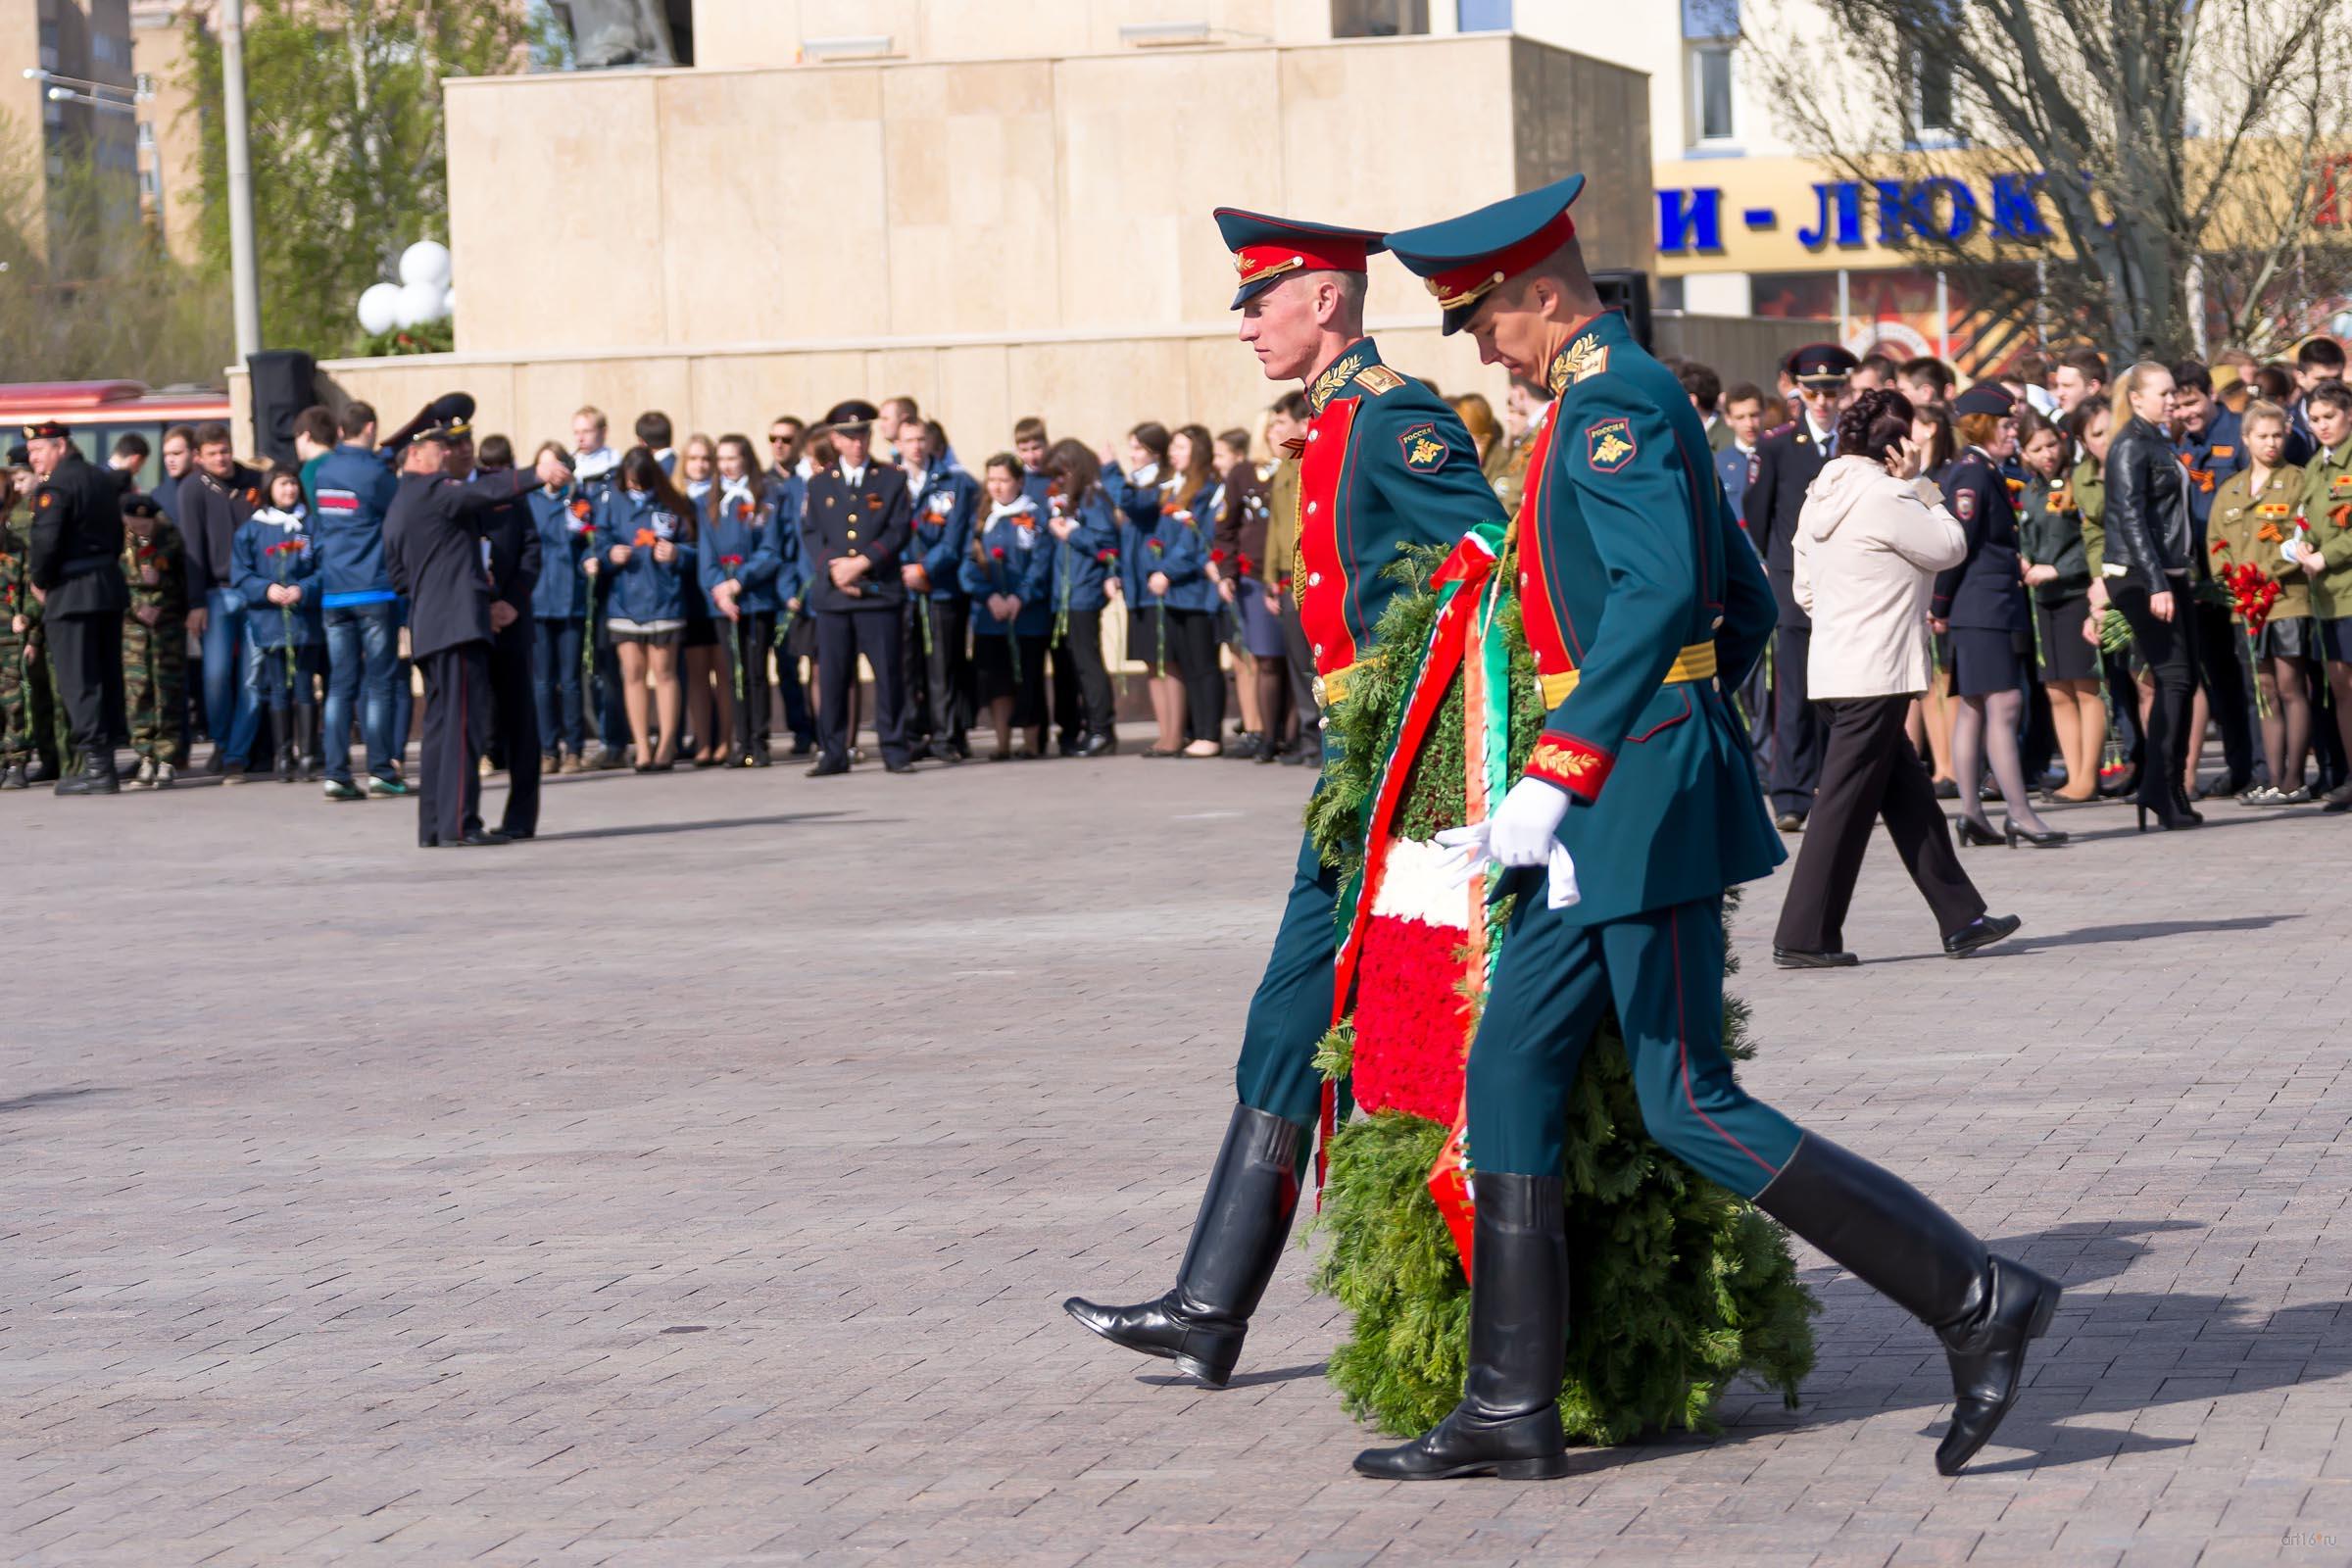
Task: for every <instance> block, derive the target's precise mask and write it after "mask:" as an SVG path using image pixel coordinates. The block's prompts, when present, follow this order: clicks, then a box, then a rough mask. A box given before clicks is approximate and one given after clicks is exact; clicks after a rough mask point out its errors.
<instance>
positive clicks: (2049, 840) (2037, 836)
mask: <svg viewBox="0 0 2352 1568" xmlns="http://www.w3.org/2000/svg"><path fill="white" fill-rule="evenodd" d="M2001 837H2002V838H2003V839H2004V840H2006V841H2007V842H2008V845H2009V847H2010V848H2011V849H2013V850H2014V849H2016V848H2017V847H2018V845H2020V844H2031V845H2033V846H2034V848H2035V849H2037V850H2054V849H2056V848H2058V846H2059V845H2061V844H2064V843H2065V842H2066V840H2067V835H2066V834H2064V833H2062V832H2060V831H2059V830H2058V829H2056V828H2054V827H2053V828H2045V829H2043V830H2042V831H2041V832H2039V833H2035V832H2033V831H2031V830H2029V829H2027V828H2023V827H2020V826H2019V825H2018V821H2017V818H2016V817H2014V816H2012V817H2009V818H2007V819H2006V820H2004V821H2003V822H2002V823H2001Z"/></svg>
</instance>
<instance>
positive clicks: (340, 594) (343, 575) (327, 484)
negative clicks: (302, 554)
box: [311, 446, 400, 608]
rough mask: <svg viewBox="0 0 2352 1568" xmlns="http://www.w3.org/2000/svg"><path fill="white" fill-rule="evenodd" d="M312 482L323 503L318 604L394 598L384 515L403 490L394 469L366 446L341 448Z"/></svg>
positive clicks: (367, 602) (323, 461)
mask: <svg viewBox="0 0 2352 1568" xmlns="http://www.w3.org/2000/svg"><path fill="white" fill-rule="evenodd" d="M311 484H312V488H313V489H314V491H315V492H316V493H317V496H318V501H319V507H318V513H317V515H316V517H315V519H314V521H313V526H314V528H315V530H316V532H317V535H318V538H317V544H318V547H319V570H320V573H321V574H322V577H323V579H324V582H323V589H322V597H321V598H320V600H319V603H320V604H321V605H323V606H326V607H328V608H333V607H336V606H340V605H371V604H382V603H384V602H386V601H388V600H389V599H391V598H392V577H391V574H390V573H389V572H387V571H386V570H385V568H384V515H385V514H386V513H388V512H390V511H391V510H392V497H393V494H394V492H396V491H398V490H399V489H400V481H399V479H397V478H395V477H394V476H393V473H392V466H391V465H390V464H388V463H386V462H385V461H384V460H383V459H382V458H381V457H379V456H377V455H376V454H375V453H373V452H370V451H368V449H367V448H366V447H354V446H341V447H337V448H335V450H334V451H332V452H329V453H328V454H327V455H326V456H325V457H323V458H320V459H319V469H318V472H317V473H315V474H314V475H313V476H312V480H311Z"/></svg>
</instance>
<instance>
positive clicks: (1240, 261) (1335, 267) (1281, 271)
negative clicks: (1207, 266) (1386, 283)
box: [1213, 207, 1384, 311]
mask: <svg viewBox="0 0 2352 1568" xmlns="http://www.w3.org/2000/svg"><path fill="white" fill-rule="evenodd" d="M1213 216H1214V217H1215V218H1216V221H1217V233H1218V234H1219V235H1221V236H1222V237H1223V238H1224V241H1225V248H1226V249H1227V250H1229V251H1231V252H1233V267H1234V270H1235V271H1237V272H1239V273H1240V274H1241V281H1242V286H1241V288H1240V289H1239V290H1238V291H1237V292H1236V293H1235V294H1234V296H1233V305H1232V307H1231V308H1232V309H1234V310H1237V311H1238V310H1240V309H1241V308H1242V307H1243V306H1245V305H1247V304H1249V303H1250V301H1251V300H1253V299H1255V298H1257V296H1258V295H1260V294H1263V293H1264V292H1265V291H1266V290H1268V289H1270V288H1272V287H1273V286H1274V285H1275V284H1276V283H1278V282H1280V281H1282V279H1284V278H1286V277H1288V276H1290V274H1291V273H1293V272H1360V271H1362V270H1364V268H1365V266H1366V262H1367V259H1368V258H1370V257H1372V256H1374V255H1376V254H1378V253H1379V252H1380V251H1381V250H1382V249H1383V248H1384V247H1383V245H1382V241H1381V237H1380V235H1379V234H1378V233H1376V232H1374V231H1373V230H1371V229H1368V228H1342V227H1340V226H1339V225H1337V224H1333V223H1309V222H1304V221H1300V220H1299V219H1295V218H1276V217H1274V216H1272V215H1271V214H1268V213H1250V212H1244V211H1243V210H1242V209H1241V208H1239V207H1220V208H1218V209H1217V210H1216V212H1215V214H1214V215H1213Z"/></svg>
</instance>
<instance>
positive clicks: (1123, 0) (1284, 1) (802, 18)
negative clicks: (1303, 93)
mask: <svg viewBox="0 0 2352 1568" xmlns="http://www.w3.org/2000/svg"><path fill="white" fill-rule="evenodd" d="M1196 22H1201V23H1206V24H1208V25H1209V26H1210V27H1211V28H1212V29H1213V30H1214V33H1215V36H1217V37H1218V38H1219V39H1221V40H1222V41H1224V42H1225V43H1227V44H1249V43H1317V42H1322V41H1324V40H1327V39H1329V38H1330V36H1331V3H1330V0H1021V3H1019V4H1017V5H1014V4H1005V3H1001V0H695V4H694V48H695V58H696V61H697V63H698V64H700V65H701V66H703V67H705V68H710V67H735V66H789V65H793V64H796V63H797V62H798V61H799V60H800V58H801V45H802V43H803V41H804V40H806V39H811V38H819V39H821V38H853V37H855V38H863V37H876V36H886V37H888V38H889V39H890V40H891V52H892V54H893V55H894V56H896V57H898V58H900V59H906V60H992V59H1004V58H1006V57H1010V56H1016V55H1037V56H1069V55H1085V54H1107V53H1114V52H1120V51H1127V52H1133V49H1134V46H1133V45H1130V44H1125V43H1122V42H1121V41H1120V38H1119V29H1120V28H1121V27H1122V26H1126V25H1130V24H1149V23H1196Z"/></svg>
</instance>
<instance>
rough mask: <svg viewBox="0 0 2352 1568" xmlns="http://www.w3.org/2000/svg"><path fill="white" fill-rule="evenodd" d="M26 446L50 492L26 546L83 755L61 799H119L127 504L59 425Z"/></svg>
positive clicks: (36, 511)
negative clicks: (117, 754) (117, 759)
mask: <svg viewBox="0 0 2352 1568" xmlns="http://www.w3.org/2000/svg"><path fill="white" fill-rule="evenodd" d="M25 449H26V454H27V456H28V457H29V458H30V459H31V462H32V471H33V472H34V473H36V474H38V475H39V476H40V479H41V485H40V488H39V489H38V490H35V491H34V492H33V497H32V525H31V527H30V529H29V530H28V537H27V539H26V554H27V557H28V563H27V569H28V570H29V573H30V576H31V580H32V588H33V591H34V593H35V594H36V595H38V596H40V599H41V636H42V640H43V641H44V642H45V643H46V644H47V645H48V648H49V660H50V667H51V669H52V670H53V671H54V672H55V676H56V680H57V694H58V696H59V698H60V699H61V700H62V701H63V702H64V704H65V709H66V716H67V720H68V722H69V724H70V725H71V726H72V730H73V749H74V750H75V751H76V752H77V753H79V754H80V757H81V769H80V771H79V772H78V773H77V774H74V775H73V776H70V777H63V778H60V779H59V780H58V781H57V793H58V794H60V795H112V794H114V793H116V792H117V791H118V790H119V789H120V788H121V787H122V785H121V781H120V780H119V779H118V778H117V777H116V774H115V744H116V742H117V741H118V740H120V739H122V738H123V733H124V732H125V730H126V729H127V728H128V726H127V725H126V724H125V723H124V722H123V612H124V611H125V610H128V609H129V608H130V593H129V590H127V589H126V588H124V587H123V573H122V571H121V569H120V568H119V566H118V565H117V561H118V558H120V557H121V556H122V554H123V506H122V495H121V492H120V490H119V489H118V488H117V487H116V484H115V482H114V480H113V479H111V478H110V477H108V476H107V475H106V474H105V473H103V472H101V471H100V470H99V469H97V468H95V467H93V466H90V464H89V462H88V460H86V459H84V458H83V457H82V455H81V451H80V449H79V448H77V447H75V446H74V445H73V442H72V440H70V439H69V438H68V436H67V434H66V427H65V426H64V425H62V424H60V423H58V422H57V421H55V420H46V421H44V422H42V423H39V424H28V425H26V426H25Z"/></svg>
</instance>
